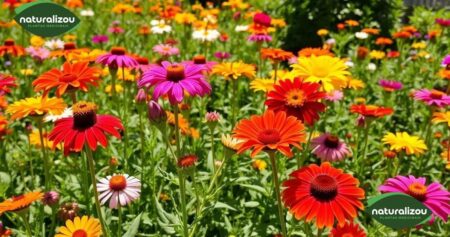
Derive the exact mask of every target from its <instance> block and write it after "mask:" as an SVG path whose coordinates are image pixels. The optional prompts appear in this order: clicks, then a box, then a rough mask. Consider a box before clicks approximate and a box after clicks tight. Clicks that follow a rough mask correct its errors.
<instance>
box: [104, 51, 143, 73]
mask: <svg viewBox="0 0 450 237" xmlns="http://www.w3.org/2000/svg"><path fill="white" fill-rule="evenodd" d="M96 62H97V63H101V64H103V65H107V66H108V67H110V68H118V67H128V68H130V67H136V66H138V65H139V63H138V62H137V61H136V59H134V58H132V57H130V56H128V55H126V54H125V49H124V48H122V47H113V48H112V49H111V52H109V53H107V54H103V55H100V56H98V57H97V60H96Z"/></svg>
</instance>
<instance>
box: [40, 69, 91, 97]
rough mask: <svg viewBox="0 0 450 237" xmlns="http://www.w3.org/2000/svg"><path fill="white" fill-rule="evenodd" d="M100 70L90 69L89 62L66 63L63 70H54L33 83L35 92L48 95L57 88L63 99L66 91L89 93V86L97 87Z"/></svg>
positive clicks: (57, 94)
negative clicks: (42, 92) (77, 90)
mask: <svg viewBox="0 0 450 237" xmlns="http://www.w3.org/2000/svg"><path fill="white" fill-rule="evenodd" d="M99 73H100V70H99V69H98V68H95V67H89V63H88V62H77V63H74V64H71V63H69V62H66V63H64V65H63V70H62V71H61V70H59V69H56V68H54V69H52V70H50V71H48V72H46V73H44V74H42V75H41V76H40V77H38V78H37V79H36V80H34V81H33V86H34V90H35V91H44V93H47V92H48V91H49V90H50V89H52V88H56V96H57V97H61V95H63V94H64V93H65V92H66V91H73V90H76V89H79V90H82V91H85V92H86V91H87V90H88V85H93V86H97V85H98V84H97V80H98V75H99Z"/></svg>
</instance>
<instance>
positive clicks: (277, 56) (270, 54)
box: [261, 48, 294, 62]
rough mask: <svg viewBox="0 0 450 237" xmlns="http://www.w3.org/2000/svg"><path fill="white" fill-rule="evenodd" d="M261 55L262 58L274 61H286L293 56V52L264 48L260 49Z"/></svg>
mask: <svg viewBox="0 0 450 237" xmlns="http://www.w3.org/2000/svg"><path fill="white" fill-rule="evenodd" d="M261 57H262V58H263V59H270V60H272V61H274V62H280V61H286V60H289V59H290V58H292V57H294V54H293V53H291V52H289V51H284V50H282V49H273V48H264V49H261Z"/></svg>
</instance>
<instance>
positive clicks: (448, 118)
mask: <svg viewBox="0 0 450 237" xmlns="http://www.w3.org/2000/svg"><path fill="white" fill-rule="evenodd" d="M431 122H433V123H447V126H449V127H450V111H446V112H434V113H433V119H432V120H431Z"/></svg>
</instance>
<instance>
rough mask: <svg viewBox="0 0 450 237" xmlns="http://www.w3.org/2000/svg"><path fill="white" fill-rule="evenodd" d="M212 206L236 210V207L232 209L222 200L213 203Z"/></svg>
mask: <svg viewBox="0 0 450 237" xmlns="http://www.w3.org/2000/svg"><path fill="white" fill-rule="evenodd" d="M214 208H225V209H229V210H232V211H236V209H234V208H233V207H232V206H230V205H228V204H226V203H223V202H217V203H216V205H214Z"/></svg>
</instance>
